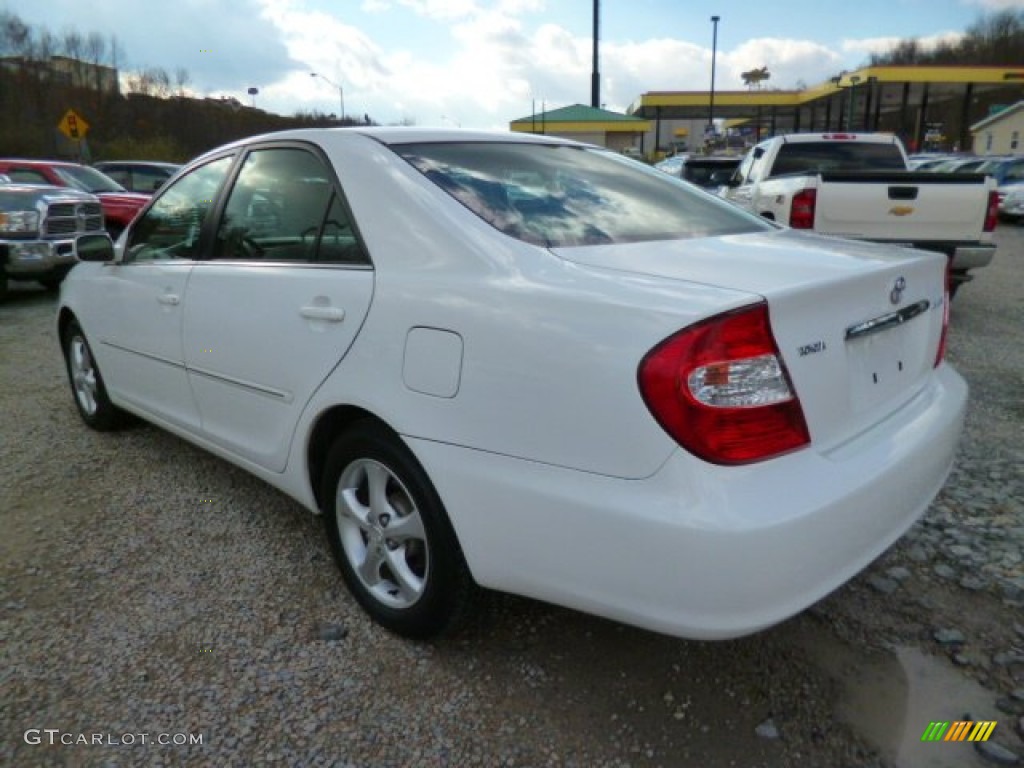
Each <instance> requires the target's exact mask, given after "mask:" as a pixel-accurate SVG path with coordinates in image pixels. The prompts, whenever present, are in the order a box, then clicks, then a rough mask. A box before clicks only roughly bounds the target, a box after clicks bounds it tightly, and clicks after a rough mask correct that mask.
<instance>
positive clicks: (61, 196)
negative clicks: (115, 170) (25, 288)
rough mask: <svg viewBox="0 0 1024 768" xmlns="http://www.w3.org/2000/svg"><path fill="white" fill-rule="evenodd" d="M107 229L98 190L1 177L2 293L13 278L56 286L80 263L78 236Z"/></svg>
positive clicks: (0, 266)
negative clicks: (77, 247)
mask: <svg viewBox="0 0 1024 768" xmlns="http://www.w3.org/2000/svg"><path fill="white" fill-rule="evenodd" d="M102 231H103V210H102V207H101V205H100V201H99V200H98V199H97V198H96V197H95V196H94V195H90V194H88V193H87V192H80V191H79V190H77V189H71V188H68V187H52V186H43V185H36V184H17V183H15V182H11V181H10V180H9V179H7V177H6V175H5V176H3V177H0V297H3V296H4V295H5V294H6V293H7V284H8V281H10V280H19V281H29V280H31V281H36V282H39V283H42V285H44V286H45V287H47V288H50V289H53V288H56V287H57V286H58V285H59V284H60V282H61V280H63V279H64V276H65V275H66V274H67V272H68V270H69V269H71V267H72V266H74V264H75V261H76V258H75V240H76V238H77V237H78V236H79V235H83V234H88V233H96V232H102Z"/></svg>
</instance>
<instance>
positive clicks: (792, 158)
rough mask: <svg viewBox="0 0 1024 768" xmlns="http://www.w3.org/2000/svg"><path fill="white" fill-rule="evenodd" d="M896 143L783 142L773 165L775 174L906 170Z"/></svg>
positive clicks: (772, 173) (773, 174)
mask: <svg viewBox="0 0 1024 768" xmlns="http://www.w3.org/2000/svg"><path fill="white" fill-rule="evenodd" d="M905 170H907V164H906V162H904V160H903V155H902V154H901V153H900V150H899V147H897V146H896V145H895V144H874V143H870V142H863V141H857V142H853V141H850V142H845V141H801V142H795V143H791V144H783V145H782V147H781V148H780V149H779V154H778V156H777V157H776V158H775V164H774V165H773V166H772V172H771V175H772V176H784V175H786V174H789V173H826V172H828V171H905Z"/></svg>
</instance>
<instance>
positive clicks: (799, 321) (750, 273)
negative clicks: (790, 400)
mask: <svg viewBox="0 0 1024 768" xmlns="http://www.w3.org/2000/svg"><path fill="white" fill-rule="evenodd" d="M554 251H555V253H556V254H557V255H558V256H560V257H562V258H564V259H566V260H568V261H571V262H575V263H577V264H582V265H588V266H591V267H600V268H605V269H615V270H622V271H627V272H636V273H642V274H648V275H653V276H659V277H663V278H667V279H672V280H685V281H689V282H697V283H703V284H711V285H716V286H720V287H723V288H731V289H735V290H742V291H745V292H749V293H751V294H755V295H758V296H761V297H764V299H766V300H767V302H768V307H769V313H770V318H771V325H772V330H773V333H774V335H775V340H776V343H777V344H778V346H779V350H780V353H781V355H782V358H783V362H784V363H785V365H786V367H787V368H788V370H789V373H790V377H791V379H792V381H793V386H794V388H795V389H796V393H797V395H798V397H799V398H800V402H801V405H802V407H803V409H804V413H805V416H806V419H807V423H808V427H809V430H810V433H811V438H812V443H813V445H815V446H816V447H817V448H818V449H819V450H822V451H827V450H829V449H830V448H831V447H834V446H836V445H838V444H840V443H842V442H843V441H845V440H847V439H849V438H852V437H853V436H855V435H858V434H860V433H861V432H863V431H864V430H866V429H868V428H870V427H871V426H872V425H873V424H875V423H877V422H878V421H880V420H882V419H884V418H885V417H886V416H887V415H888V414H889V413H891V412H893V411H894V410H896V409H898V408H899V407H901V406H902V405H903V404H904V403H906V402H907V401H908V400H910V399H911V398H913V397H914V395H915V394H917V393H918V392H919V391H920V390H921V389H922V387H923V386H924V384H925V383H926V381H927V378H928V376H929V375H930V373H931V371H932V369H933V367H934V362H935V356H936V351H937V349H938V345H939V339H940V337H941V334H942V326H943V312H944V306H943V302H944V301H945V296H944V285H945V282H944V281H945V259H944V258H943V257H942V256H939V255H936V254H933V253H927V252H923V251H914V250H909V249H899V248H892V247H883V246H877V245H873V244H868V243H857V242H851V241H845V240H838V239H834V238H826V237H821V236H815V235H803V234H797V233H793V232H788V231H782V232H776V233H769V234H751V235H734V236H727V237H720V238H707V239H695V240H679V241H667V242H665V241H660V242H646V243H631V244H621V245H611V246H584V247H574V248H559V249H554Z"/></svg>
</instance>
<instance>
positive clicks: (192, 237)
mask: <svg viewBox="0 0 1024 768" xmlns="http://www.w3.org/2000/svg"><path fill="white" fill-rule="evenodd" d="M233 159H234V158H233V157H232V156H231V155H228V156H226V157H222V158H220V159H218V160H214V161H212V162H209V163H207V164H206V165H203V166H200V167H199V168H196V169H195V170H193V171H192V172H191V173H189V174H188V175H187V176H183V177H182V178H180V179H178V181H177V182H175V183H174V184H173V185H172V186H169V187H167V189H166V190H165V191H164V193H163V194H162V195H160V197H159V199H158V200H157V201H156V202H154V203H153V206H152V207H151V208H150V209H149V210H148V211H146V212H145V213H144V214H143V215H142V218H140V219H139V220H138V221H137V222H136V223H135V225H134V226H133V227H132V232H131V236H130V238H129V241H128V248H127V251H126V254H125V260H126V261H152V260H156V259H194V258H196V257H198V255H199V235H200V233H201V232H202V228H203V222H204V221H206V217H207V216H208V215H209V212H210V209H211V208H212V207H213V201H214V199H215V197H216V195H217V190H218V189H220V185H221V184H222V183H223V181H224V177H225V176H226V175H227V172H228V169H229V168H230V167H231V161H232V160H233Z"/></svg>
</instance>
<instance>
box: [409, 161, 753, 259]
mask: <svg viewBox="0 0 1024 768" xmlns="http://www.w3.org/2000/svg"><path fill="white" fill-rule="evenodd" d="M395 151H396V152H397V153H398V154H400V155H401V156H402V157H404V158H405V159H406V160H407V161H408V162H410V163H411V164H412V165H413V166H414V167H415V168H416V169H417V170H419V171H420V172H421V173H423V175H424V176H426V177H427V178H428V179H430V180H431V181H432V182H434V184H436V185H437V186H438V187H440V188H441V189H443V190H444V191H445V192H447V193H448V194H449V195H451V196H452V197H454V198H455V199H456V200H458V201H459V202H460V203H462V204H463V205H465V206H466V207H467V208H469V209H470V210H471V211H473V213H475V214H476V215H477V216H479V217H480V218H481V219H483V220H484V221H486V222H488V223H489V224H491V225H492V226H494V227H495V228H496V229H498V230H500V231H501V232H504V233H505V234H507V235H511V236H512V237H515V238H518V239H520V240H523V241H525V242H528V243H534V244H537V245H544V246H548V247H562V246H576V245H600V244H605V243H627V242H641V241H646V240H678V239H685V238H693V237H710V236H713V235H724V234H735V233H741V232H756V231H759V230H762V229H766V228H768V227H769V226H770V225H766V224H764V223H762V222H761V221H760V220H759V219H757V218H755V217H753V216H750V215H748V214H746V213H744V212H742V211H740V210H738V209H737V208H734V207H733V206H731V205H729V204H728V203H724V202H720V201H717V200H713V199H708V198H706V197H705V196H703V195H700V194H699V193H697V192H695V191H694V190H693V189H692V187H690V186H689V185H687V184H684V183H683V182H682V181H680V180H678V179H674V178H672V177H671V176H668V175H667V174H664V173H661V172H660V171H657V170H655V169H653V168H648V167H646V166H643V165H641V164H639V163H637V162H635V161H632V160H629V159H625V158H622V157H621V156H619V155H617V154H616V153H613V152H608V151H604V150H597V149H589V148H582V147H576V146H564V145H536V144H529V143H521V144H520V143H480V142H473V143H465V144H462V143H445V144H407V145H399V146H397V147H395Z"/></svg>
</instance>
